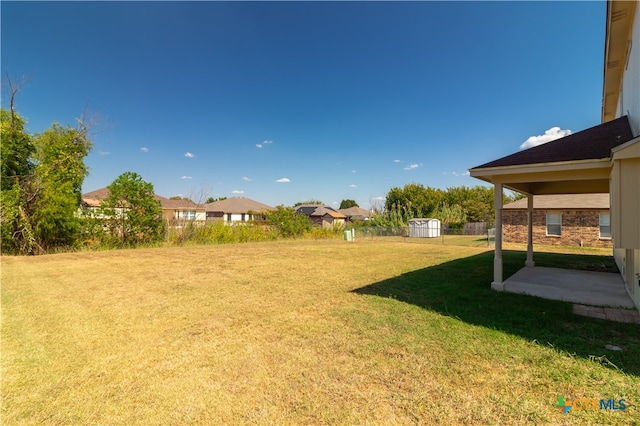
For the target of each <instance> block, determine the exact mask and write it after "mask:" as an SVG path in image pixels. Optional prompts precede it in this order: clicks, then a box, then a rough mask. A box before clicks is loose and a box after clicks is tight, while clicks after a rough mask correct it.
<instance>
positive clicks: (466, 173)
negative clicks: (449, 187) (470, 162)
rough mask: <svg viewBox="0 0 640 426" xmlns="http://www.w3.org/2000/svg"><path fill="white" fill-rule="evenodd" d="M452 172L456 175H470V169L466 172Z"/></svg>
mask: <svg viewBox="0 0 640 426" xmlns="http://www.w3.org/2000/svg"><path fill="white" fill-rule="evenodd" d="M451 174H452V175H454V176H469V175H470V173H469V170H467V171H466V172H463V173H458V172H452V173H451Z"/></svg>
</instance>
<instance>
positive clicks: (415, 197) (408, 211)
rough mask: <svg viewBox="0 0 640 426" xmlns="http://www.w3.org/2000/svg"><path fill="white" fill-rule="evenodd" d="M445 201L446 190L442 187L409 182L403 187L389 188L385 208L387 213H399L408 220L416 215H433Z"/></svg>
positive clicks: (404, 220) (396, 214) (404, 219)
mask: <svg viewBox="0 0 640 426" xmlns="http://www.w3.org/2000/svg"><path fill="white" fill-rule="evenodd" d="M443 202H444V192H443V191H442V190H441V189H435V188H431V187H426V188H425V187H424V186H423V185H422V184H419V183H409V184H407V185H405V186H404V187H403V188H398V187H394V188H391V189H390V190H389V192H388V193H387V197H386V200H385V210H386V213H387V214H391V213H393V214H394V215H395V216H398V215H399V216H400V217H402V219H403V222H406V221H408V220H409V219H412V218H414V217H431V216H433V213H434V212H435V211H436V210H437V209H438V208H439V207H440V206H442V203H443Z"/></svg>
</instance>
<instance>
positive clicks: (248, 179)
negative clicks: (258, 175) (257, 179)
mask: <svg viewBox="0 0 640 426" xmlns="http://www.w3.org/2000/svg"><path fill="white" fill-rule="evenodd" d="M242 180H244V181H247V182H251V179H250V178H248V177H246V176H242Z"/></svg>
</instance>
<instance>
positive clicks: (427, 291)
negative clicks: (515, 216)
mask: <svg viewBox="0 0 640 426" xmlns="http://www.w3.org/2000/svg"><path fill="white" fill-rule="evenodd" d="M571 251H572V250H566V249H565V250H564V253H560V254H558V253H555V254H553V253H537V254H536V256H535V260H536V265H540V266H556V267H558V266H559V267H563V266H565V267H567V266H568V267H570V266H579V267H583V268H587V269H588V268H595V269H598V270H601V269H602V268H605V269H606V268H609V267H611V264H612V262H611V260H610V259H609V258H607V257H606V256H602V255H599V252H595V253H590V254H580V255H576V254H572V253H571ZM602 253H604V252H602ZM492 256H493V253H492V252H491V251H487V250H486V247H484V248H483V247H473V246H453V245H437V244H412V243H407V242H403V241H378V240H375V241H365V240H360V241H355V242H352V243H347V242H344V241H339V240H332V241H311V240H302V241H279V242H269V243H249V244H233V245H219V246H197V247H171V248H158V249H140V250H120V251H108V252H85V253H69V254H59V255H47V256H39V257H19V258H18V257H2V330H1V331H2V348H1V349H2V361H1V362H2V424H3V425H12V424H126V425H130V424H143V425H153V424H234V425H235V424H384V425H388V424H448V425H452V424H509V425H511V424H528V423H534V424H634V422H635V421H637V419H638V418H640V409H639V405H640V327H638V325H633V324H620V323H612V322H606V321H602V320H597V319H591V318H584V317H579V316H575V315H573V314H572V313H571V304H568V303H562V302H556V301H549V300H542V299H538V298H533V297H528V296H523V295H515V294H507V293H499V292H494V291H492V290H490V282H491V279H492V271H493V257H492ZM524 260H525V253H524V252H523V251H520V250H507V251H506V252H505V255H504V264H505V277H508V276H509V275H511V274H513V273H514V272H516V271H517V270H518V269H519V268H520V267H521V265H523V264H524ZM607 344H613V345H617V346H620V347H622V348H623V351H622V352H612V351H608V350H606V349H605V348H604V346H605V345H607ZM560 396H562V397H564V398H565V399H567V400H573V399H578V398H589V399H595V400H598V401H599V400H600V399H610V398H613V399H616V401H617V400H619V399H621V398H624V399H625V404H626V405H627V406H628V407H627V409H626V410H624V411H608V410H584V411H579V410H573V411H571V412H569V413H567V414H563V413H562V412H560V411H559V410H558V409H556V408H554V406H553V405H554V404H555V403H556V402H557V400H558V397H560Z"/></svg>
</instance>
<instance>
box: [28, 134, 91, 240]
mask: <svg viewBox="0 0 640 426" xmlns="http://www.w3.org/2000/svg"><path fill="white" fill-rule="evenodd" d="M34 145H35V147H36V151H35V153H34V158H35V161H36V164H37V166H36V168H35V171H34V180H33V185H34V187H35V188H36V190H37V191H38V195H39V196H38V201H37V202H36V205H35V210H34V211H33V215H32V220H33V229H34V235H35V238H36V240H37V241H38V242H39V244H40V245H41V247H42V248H43V249H45V250H47V249H50V248H52V247H59V246H69V245H73V244H74V243H75V241H76V240H77V237H78V234H79V232H80V218H79V216H78V214H77V212H78V209H79V207H80V203H81V196H82V194H81V193H82V182H83V181H84V178H85V177H86V176H87V174H88V170H87V167H86V165H85V164H84V158H85V157H86V156H87V155H88V154H89V150H90V149H91V141H90V140H89V139H88V137H87V132H86V129H85V128H83V127H82V123H79V127H78V128H76V129H74V128H71V127H63V126H61V125H59V124H57V123H53V125H52V127H50V128H49V129H47V130H45V131H44V132H43V133H41V134H38V135H36V137H35V138H34Z"/></svg>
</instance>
